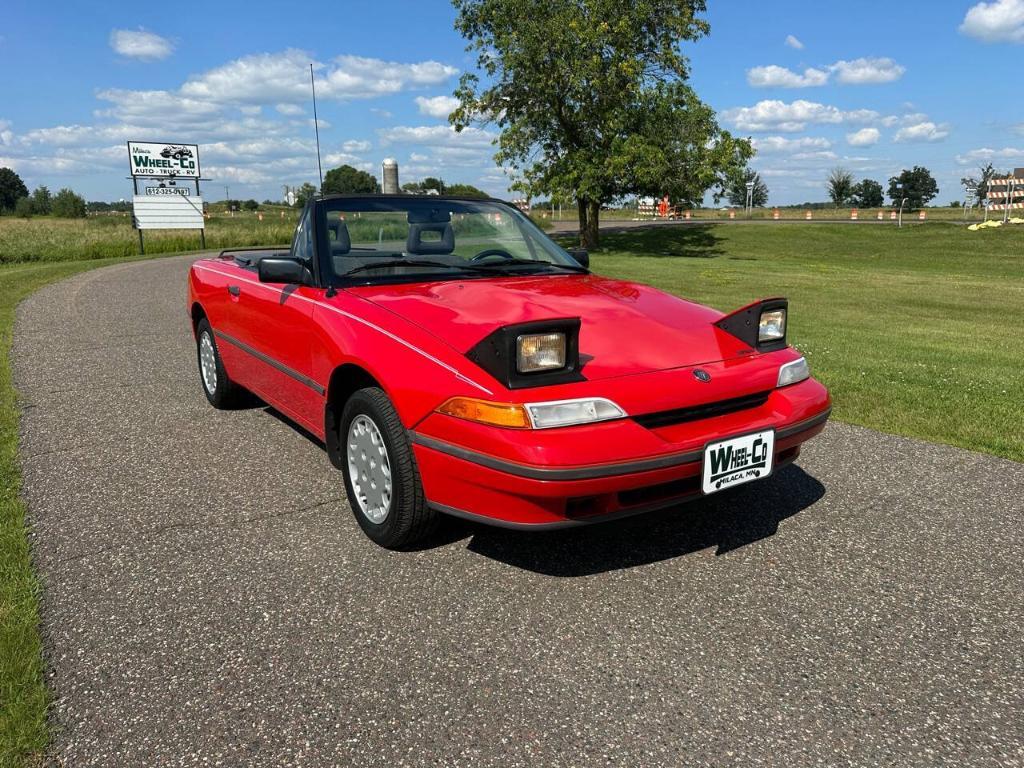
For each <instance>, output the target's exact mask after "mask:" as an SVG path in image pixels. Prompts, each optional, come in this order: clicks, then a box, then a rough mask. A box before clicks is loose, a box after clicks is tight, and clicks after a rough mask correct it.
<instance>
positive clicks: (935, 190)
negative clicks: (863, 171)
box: [828, 165, 939, 210]
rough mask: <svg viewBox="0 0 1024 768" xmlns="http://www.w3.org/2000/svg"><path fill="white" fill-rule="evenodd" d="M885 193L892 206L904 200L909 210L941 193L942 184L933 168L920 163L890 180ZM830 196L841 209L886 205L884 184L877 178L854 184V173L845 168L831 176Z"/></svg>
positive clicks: (829, 181)
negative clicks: (940, 184)
mask: <svg viewBox="0 0 1024 768" xmlns="http://www.w3.org/2000/svg"><path fill="white" fill-rule="evenodd" d="M886 192H887V193H888V195H889V199H890V200H891V201H892V204H893V205H896V206H898V205H900V203H901V202H903V201H906V202H905V207H906V209H907V210H916V209H918V208H923V207H924V206H926V205H927V204H928V203H929V202H931V201H932V200H933V199H934V198H935V197H936V196H937V195H938V194H939V185H938V184H937V183H936V181H935V178H934V177H933V176H932V174H931V171H929V170H928V169H927V168H924V167H923V166H920V165H915V166H914V167H913V168H911V169H910V170H906V169H904V170H903V171H902V172H901V173H900V174H899V176H893V177H891V178H890V179H889V187H888V190H886ZM828 196H829V199H830V200H831V201H832V203H833V204H834V205H835V207H836V208H838V207H839V206H841V205H854V206H857V207H858V208H880V207H881V206H882V205H884V204H885V197H884V195H883V193H882V185H881V184H879V183H878V182H877V181H875V180H874V179H863V180H862V181H860V182H858V183H855V182H854V180H853V174H852V173H850V172H849V171H848V170H846V169H845V168H833V169H832V170H831V171H830V172H829V175H828Z"/></svg>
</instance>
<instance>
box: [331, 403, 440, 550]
mask: <svg viewBox="0 0 1024 768" xmlns="http://www.w3.org/2000/svg"><path fill="white" fill-rule="evenodd" d="M361 416H362V417H365V418H368V419H369V420H370V421H371V422H372V423H373V425H374V426H375V427H376V428H377V430H378V432H379V434H380V436H381V438H382V439H383V442H384V447H385V449H386V450H387V463H388V465H389V466H390V472H391V497H390V503H389V506H388V508H387V510H386V512H385V513H384V514H385V515H386V516H385V517H384V518H383V520H381V521H380V522H374V521H373V520H371V519H370V518H369V517H368V516H367V513H366V512H364V511H363V508H362V506H361V504H360V501H359V498H358V495H357V493H356V491H355V489H354V488H353V480H352V477H351V472H352V469H351V465H350V462H349V458H348V451H349V442H350V440H349V430H350V428H351V427H352V422H353V421H355V420H356V419H357V418H359V417H361ZM363 423H364V424H365V421H363ZM338 449H339V451H340V453H341V456H340V457H339V458H340V463H341V465H342V474H343V475H344V477H345V491H346V492H347V493H348V501H349V506H351V507H352V514H353V515H355V518H356V522H358V523H359V527H360V528H362V529H363V531H364V532H365V533H366V535H367V536H369V537H370V538H371V539H372V540H373V541H375V542H376V543H377V544H379V545H380V546H382V547H387V548H388V549H401V548H404V547H408V546H410V545H412V544H415V543H416V542H418V541H421V540H422V539H424V538H426V537H427V536H429V535H430V534H431V533H432V532H433V531H434V529H435V528H436V527H437V521H438V517H439V515H438V513H437V512H435V511H434V510H432V509H431V508H430V507H428V506H427V502H426V499H425V498H424V497H423V485H422V484H421V483H420V472H419V468H418V467H417V466H416V457H415V456H414V455H413V452H412V446H411V445H410V443H409V435H408V433H407V432H406V431H405V427H403V426H402V421H401V419H399V418H398V413H397V412H396V411H395V408H394V406H393V405H392V404H391V401H390V400H389V399H388V396H387V395H385V394H384V391H383V390H381V389H379V388H378V387H367V388H365V389H360V390H358V391H357V392H355V393H354V394H353V395H352V396H351V397H350V398H349V400H348V402H347V403H345V407H344V409H343V410H342V413H341V418H340V419H339V424H338ZM364 477H365V476H364Z"/></svg>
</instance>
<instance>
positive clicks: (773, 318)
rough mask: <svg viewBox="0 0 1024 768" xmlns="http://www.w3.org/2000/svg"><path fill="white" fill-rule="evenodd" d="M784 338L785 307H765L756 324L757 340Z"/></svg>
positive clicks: (760, 342) (766, 340)
mask: <svg viewBox="0 0 1024 768" xmlns="http://www.w3.org/2000/svg"><path fill="white" fill-rule="evenodd" d="M784 338H786V308H785V307H780V308H778V309H765V310H762V312H761V319H760V321H759V322H758V324H757V342H758V344H764V343H765V342H768V341H778V340H779V339H784Z"/></svg>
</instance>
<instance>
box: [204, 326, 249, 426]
mask: <svg viewBox="0 0 1024 768" xmlns="http://www.w3.org/2000/svg"><path fill="white" fill-rule="evenodd" d="M196 359H197V360H198V362H199V382H200V383H201V384H202V386H203V394H205V395H206V399H207V400H209V401H210V405H212V406H213V407H214V408H230V407H231V406H232V405H234V404H235V403H237V402H238V398H239V387H238V385H237V384H235V383H234V382H233V381H232V380H231V379H230V378H228V372H227V371H226V370H224V363H223V361H222V360H221V359H220V352H219V351H218V349H217V340H216V338H214V335H213V328H211V327H210V321H209V320H207V319H206V318H205V317H204V318H203V319H202V320H200V321H199V323H198V324H197V325H196Z"/></svg>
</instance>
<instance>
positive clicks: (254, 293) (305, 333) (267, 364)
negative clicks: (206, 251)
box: [240, 205, 324, 430]
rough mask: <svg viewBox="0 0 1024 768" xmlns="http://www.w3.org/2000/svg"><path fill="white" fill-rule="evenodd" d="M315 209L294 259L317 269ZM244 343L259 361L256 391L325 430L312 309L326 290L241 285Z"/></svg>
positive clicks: (298, 231)
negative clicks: (313, 375)
mask: <svg viewBox="0 0 1024 768" xmlns="http://www.w3.org/2000/svg"><path fill="white" fill-rule="evenodd" d="M312 211H313V206H312V205H310V206H307V208H306V211H305V212H304V213H303V215H302V218H301V219H300V220H299V224H298V226H297V227H296V228H295V237H294V239H293V241H292V248H291V256H292V258H297V259H301V260H303V261H304V262H305V263H306V264H308V265H310V267H311V268H312V265H313V255H314V251H313V222H312ZM240 288H241V291H242V296H241V300H242V301H244V302H245V304H246V310H247V311H246V316H247V321H248V322H247V326H248V327H247V329H246V339H247V341H246V343H247V344H249V345H250V346H251V347H252V351H253V352H255V353H256V354H255V355H254V357H256V359H257V360H258V365H257V369H256V371H255V373H254V380H253V383H252V387H253V389H255V390H256V391H257V393H258V394H259V395H260V396H261V397H263V398H264V399H265V400H267V401H268V402H269V403H270V404H271V405H273V406H275V407H276V408H278V409H279V410H281V411H283V412H284V413H285V414H287V415H288V416H290V417H292V418H294V419H295V420H297V421H299V422H300V423H302V424H303V425H304V426H306V427H307V428H310V429H314V430H319V429H322V427H323V425H322V423H321V422H322V420H323V396H324V387H323V386H322V384H323V383H322V382H317V381H314V380H313V379H312V378H311V376H310V368H311V365H312V359H313V355H312V350H311V344H312V342H313V339H314V334H313V330H312V315H313V307H314V306H315V302H316V300H317V299H318V298H319V295H320V294H321V293H322V291H321V290H320V289H318V288H315V287H311V286H302V285H296V284H292V285H279V284H271V283H260V284H259V285H251V284H249V285H244V284H243V285H242V286H240Z"/></svg>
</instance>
